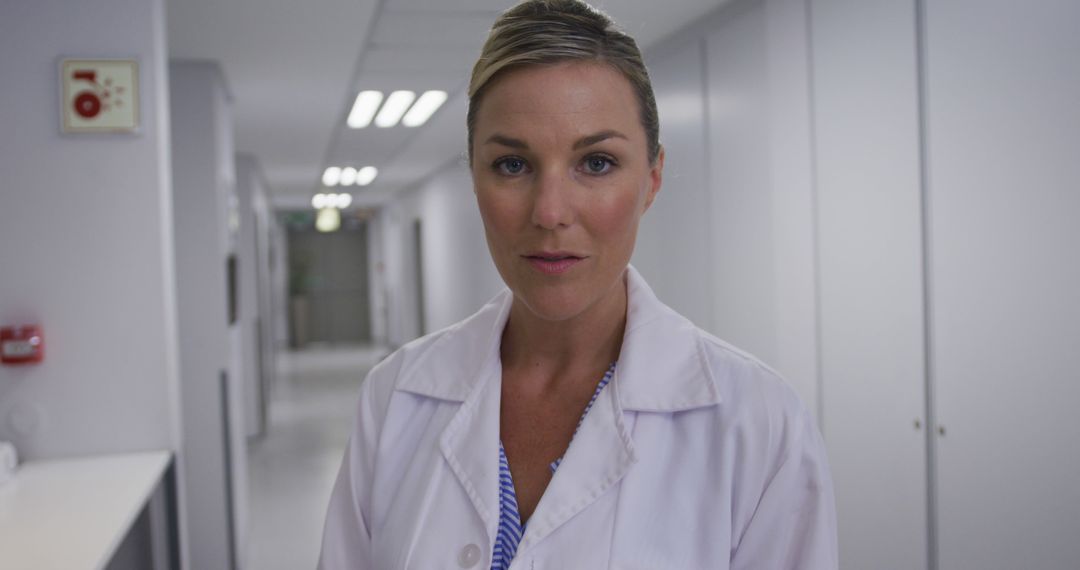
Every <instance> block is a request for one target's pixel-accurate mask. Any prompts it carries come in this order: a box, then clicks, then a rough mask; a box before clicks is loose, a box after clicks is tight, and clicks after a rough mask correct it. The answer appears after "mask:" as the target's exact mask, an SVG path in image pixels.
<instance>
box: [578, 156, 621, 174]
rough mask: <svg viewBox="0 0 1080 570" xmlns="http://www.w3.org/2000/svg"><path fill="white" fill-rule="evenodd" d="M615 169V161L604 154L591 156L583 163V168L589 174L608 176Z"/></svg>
mask: <svg viewBox="0 0 1080 570" xmlns="http://www.w3.org/2000/svg"><path fill="white" fill-rule="evenodd" d="M614 167H615V159H613V158H611V157H610V156H607V155H604V154H590V155H589V156H586V157H585V160H584V161H583V162H582V168H584V169H585V172H586V173H588V174H607V173H608V171H610V170H611V169H612V168H614Z"/></svg>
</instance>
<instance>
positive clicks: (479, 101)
mask: <svg viewBox="0 0 1080 570" xmlns="http://www.w3.org/2000/svg"><path fill="white" fill-rule="evenodd" d="M469 97H470V101H469V112H468V119H467V126H468V145H469V162H470V166H471V170H472V177H473V183H474V189H475V193H476V200H477V204H478V205H479V208H480V214H481V217H482V218H483V222H484V230H485V233H486V235H487V242H488V246H489V249H490V252H491V257H492V259H493V260H494V262H495V266H496V267H497V268H498V271H499V274H500V275H501V276H502V278H503V280H504V281H505V282H506V285H507V290H506V291H504V292H503V293H502V294H500V295H499V296H497V297H496V298H495V299H493V300H492V301H491V302H490V303H489V304H488V305H486V306H485V307H483V308H482V309H480V311H479V312H478V313H476V314H475V315H473V316H472V317H469V318H468V319H466V320H464V321H462V322H460V323H458V324H456V325H454V326H452V327H450V328H448V329H445V330H442V331H439V332H436V333H434V334H431V335H428V336H426V337H424V338H421V339H419V340H417V341H415V342H412V343H410V344H408V345H406V346H405V347H403V348H401V349H400V350H398V351H397V352H395V353H394V354H392V355H391V356H390V357H388V358H387V359H386V360H384V361H383V362H382V363H380V364H379V365H378V366H376V367H375V368H374V369H373V370H372V371H371V373H370V374H369V376H368V378H367V380H366V381H365V382H364V383H363V385H362V387H361V394H360V402H359V410H358V412H357V414H358V416H357V423H356V428H355V431H354V432H353V434H352V438H351V440H350V443H349V446H348V449H347V451H346V454H345V458H344V461H343V463H342V466H341V471H340V473H339V475H338V479H337V482H336V484H335V487H334V491H333V495H332V497H331V499H330V506H329V510H328V513H327V519H326V527H325V530H324V536H323V546H322V556H321V560H320V565H319V567H320V568H322V569H324V570H336V569H342V570H344V569H353V570H369V569H371V570H374V569H378V570H389V569H405V568H415V569H423V570H429V569H442V568H476V569H485V570H486V569H488V568H492V569H500V570H501V569H504V568H512V569H522V570H541V569H543V570H567V569H589V570H592V569H600V568H618V569H679V570H697V569H727V568H740V569H762V570H774V569H788V568H808V569H822V570H824V569H832V568H836V566H837V561H836V524H835V513H834V506H833V495H832V488H831V483H830V479H829V473H828V468H827V465H826V460H825V450H824V446H823V445H822V440H821V438H820V435H819V433H818V431H817V428H816V427H815V424H814V422H813V420H812V419H811V417H810V415H809V414H808V413H807V411H806V410H805V409H804V407H803V406H802V404H801V403H800V402H799V400H798V398H797V397H796V396H795V394H794V393H793V391H792V390H791V389H790V388H789V387H788V386H787V385H786V384H785V383H784V382H783V381H782V380H781V379H780V378H778V377H777V375H776V374H775V373H774V372H772V371H771V370H769V369H768V368H767V367H765V366H764V365H762V364H761V363H760V362H758V361H757V360H755V359H754V358H752V357H750V356H748V355H746V354H744V353H742V352H739V351H738V350H736V349H734V348H732V347H731V346H729V345H727V344H725V343H723V342H722V341H720V340H717V339H716V338H714V337H712V336H710V335H708V334H707V333H705V332H703V331H701V330H700V329H698V328H696V327H695V326H694V325H693V324H692V323H690V321H688V320H687V319H685V318H684V317H682V316H680V315H678V314H676V313H675V312H674V311H672V310H671V309H669V308H668V307H666V306H665V305H663V304H662V303H661V302H660V301H659V300H658V299H657V298H656V296H655V295H654V294H653V292H652V291H651V290H650V289H649V286H648V285H647V284H646V283H645V281H644V280H643V279H642V277H641V275H639V274H638V273H637V272H636V271H635V270H634V269H633V268H632V267H629V265H628V263H629V260H630V255H631V253H632V252H633V249H634V240H635V236H636V233H637V228H638V222H639V221H640V219H641V217H642V215H644V214H645V212H646V211H647V210H648V209H649V206H650V205H651V204H652V202H653V200H654V199H656V197H657V193H658V192H659V190H660V182H661V174H662V171H663V165H664V151H663V149H662V148H661V147H660V144H659V141H658V130H659V126H658V119H657V112H656V103H655V101H654V98H653V93H652V87H651V85H650V83H649V78H648V75H647V73H646V70H645V66H644V64H643V63H642V58H641V54H640V52H639V51H638V49H637V46H636V44H635V43H634V41H633V39H631V38H630V37H629V36H627V35H625V34H624V33H622V32H620V31H618V30H616V29H615V27H614V25H613V24H612V22H611V21H610V20H609V19H608V18H607V17H606V16H604V15H603V14H601V13H599V12H597V11H595V10H593V9H592V8H590V7H588V6H587V5H585V4H583V3H580V2H579V1H578V0H528V1H526V2H524V3H522V4H519V5H518V6H516V7H514V8H512V9H511V10H510V11H508V12H506V13H505V14H503V15H502V16H501V17H500V18H499V19H498V21H496V23H495V25H494V27H493V28H492V30H491V33H490V36H489V37H488V40H487V42H486V44H485V45H484V48H483V53H482V54H481V56H480V59H479V61H478V62H477V63H476V66H475V68H474V70H473V74H472V80H471V84H470V86H469ZM474 254H475V255H479V252H463V255H474Z"/></svg>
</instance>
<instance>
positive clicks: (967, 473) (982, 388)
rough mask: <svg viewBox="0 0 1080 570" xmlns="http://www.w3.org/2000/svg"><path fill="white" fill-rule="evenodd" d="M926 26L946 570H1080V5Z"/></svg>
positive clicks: (943, 17)
mask: <svg viewBox="0 0 1080 570" xmlns="http://www.w3.org/2000/svg"><path fill="white" fill-rule="evenodd" d="M925 33H926V36H925V41H926V56H927V57H926V64H927V66H926V74H927V75H926V77H927V91H926V96H927V98H926V101H927V111H928V129H927V136H928V144H929V147H928V148H929V155H928V168H929V175H930V176H929V188H928V192H929V205H930V219H931V224H930V229H929V234H928V235H929V238H930V245H931V259H932V264H931V268H932V269H931V275H930V276H931V301H932V303H931V307H932V313H931V315H932V317H931V319H932V320H931V323H932V328H931V331H932V339H933V343H932V347H933V348H932V362H933V368H932V369H933V376H934V382H935V385H936V399H937V409H938V418H939V422H940V424H941V425H942V426H943V427H944V429H945V433H944V435H941V436H938V437H937V444H936V445H937V462H938V469H937V477H938V479H937V481H938V489H939V500H938V520H939V535H938V537H939V559H940V568H941V569H942V570H952V569H957V570H959V569H967V568H979V569H982V570H991V569H999V568H1000V569H1010V570H1011V569H1015V568H1031V569H1043V568H1046V569H1058V568H1080V540H1078V538H1080V483H1078V482H1080V420H1078V419H1077V418H1078V417H1080V414H1078V413H1077V406H1078V404H1080V55H1078V54H1080V3H1078V2H1075V1H1066V0H1058V1H1054V0H1038V1H1028V2H1015V1H1011V0H1008V1H1007V0H993V1H990V0H953V1H950V2H930V1H928V2H926V29H925Z"/></svg>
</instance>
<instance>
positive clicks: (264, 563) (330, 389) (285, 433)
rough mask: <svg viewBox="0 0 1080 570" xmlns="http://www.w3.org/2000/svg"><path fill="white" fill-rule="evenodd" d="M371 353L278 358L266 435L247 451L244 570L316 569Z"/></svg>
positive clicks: (377, 354) (374, 358)
mask: <svg viewBox="0 0 1080 570" xmlns="http://www.w3.org/2000/svg"><path fill="white" fill-rule="evenodd" d="M385 354H386V351H385V350H382V349H377V348H349V349H341V348H334V349H313V350H305V351H302V352H290V353H284V354H282V355H281V357H280V360H279V363H278V378H277V382H276V385H275V386H274V390H273V394H272V396H271V402H270V414H269V419H270V421H269V425H268V426H267V433H266V435H265V437H263V438H261V439H257V440H253V441H252V442H251V444H250V445H249V447H248V472H249V490H250V491H249V492H250V495H249V499H250V500H249V505H250V515H249V516H250V519H249V523H248V529H249V530H248V532H249V538H248V557H247V564H246V567H247V568H248V569H250V570H296V569H300V568H314V567H315V563H316V561H317V559H318V555H319V542H320V539H321V536H322V526H323V516H324V514H325V513H326V503H327V500H328V499H329V497H330V489H331V486H332V485H333V482H334V477H335V476H336V475H337V470H338V466H339V465H340V463H341V456H342V453H343V452H344V450H345V444H346V441H347V440H348V436H349V430H350V428H351V427H352V422H353V415H354V413H355V412H354V411H355V403H356V395H357V390H358V389H359V386H360V382H361V381H362V380H363V378H364V376H365V375H366V374H367V371H368V370H369V369H370V368H371V367H372V366H374V365H375V363H376V362H378V361H379V359H380V358H381V357H382V356H384V355H385Z"/></svg>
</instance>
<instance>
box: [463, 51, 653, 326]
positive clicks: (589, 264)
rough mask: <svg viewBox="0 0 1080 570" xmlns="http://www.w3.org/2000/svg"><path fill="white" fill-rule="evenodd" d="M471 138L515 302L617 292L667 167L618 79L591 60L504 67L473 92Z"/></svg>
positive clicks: (556, 312)
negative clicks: (652, 152) (477, 95)
mask: <svg viewBox="0 0 1080 570" xmlns="http://www.w3.org/2000/svg"><path fill="white" fill-rule="evenodd" d="M472 148H473V156H472V163H471V168H472V175H473V184H474V188H475V191H476V199H477V202H478V204H479V206H480V215H481V217H482V218H483V221H484V230H485V233H486V235H487V242H488V248H489V249H490V250H491V256H492V258H493V259H494V261H495V266H496V268H497V269H498V271H499V274H500V275H501V276H502V278H503V280H504V281H505V282H506V284H507V286H509V287H510V289H511V290H512V291H513V292H514V296H515V301H516V302H518V303H522V304H524V305H525V306H526V307H527V308H528V309H529V310H530V311H531V312H532V313H533V314H534V315H536V316H538V317H540V318H543V319H545V320H566V319H571V318H574V317H576V316H579V315H582V314H583V313H585V312H587V311H588V310H590V309H592V308H594V307H597V306H598V305H601V304H602V303H603V302H604V301H605V300H607V301H608V302H613V301H619V300H621V299H624V297H623V296H622V293H623V292H622V291H615V290H614V287H615V286H616V285H621V284H622V281H621V277H622V274H623V271H624V270H625V268H626V265H627V264H628V263H629V261H630V255H631V253H633V250H634V240H635V238H636V236H637V228H638V222H639V220H640V219H641V216H642V214H644V213H645V211H646V210H647V209H648V208H649V206H650V205H651V204H652V201H653V198H654V197H655V196H656V193H657V192H658V191H659V190H660V179H661V171H662V168H663V154H662V153H661V155H660V157H658V158H657V160H656V161H655V162H652V163H651V162H650V161H649V156H648V145H647V141H646V135H645V129H644V127H642V125H641V122H640V118H639V105H638V102H637V98H636V97H635V96H634V91H633V89H632V88H631V86H630V82H629V81H627V80H626V78H625V77H623V76H622V75H621V74H620V73H619V72H618V71H616V70H615V69H613V68H612V67H610V66H608V65H604V64H601V63H595V62H569V63H560V64H556V65H546V66H534V67H525V68H522V69H518V70H514V71H510V72H508V73H507V74H506V75H504V76H502V77H499V78H498V79H496V80H495V82H494V83H493V84H491V85H490V86H489V87H488V88H487V91H486V93H485V94H484V95H483V98H482V100H481V101H480V108H479V109H478V110H477V114H476V125H475V128H474V132H473V140H472ZM612 293H617V294H615V295H613V294H612Z"/></svg>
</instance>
